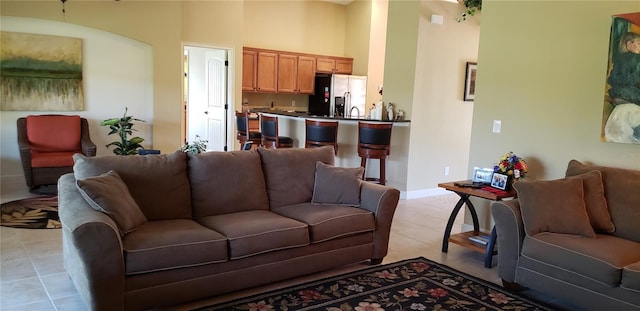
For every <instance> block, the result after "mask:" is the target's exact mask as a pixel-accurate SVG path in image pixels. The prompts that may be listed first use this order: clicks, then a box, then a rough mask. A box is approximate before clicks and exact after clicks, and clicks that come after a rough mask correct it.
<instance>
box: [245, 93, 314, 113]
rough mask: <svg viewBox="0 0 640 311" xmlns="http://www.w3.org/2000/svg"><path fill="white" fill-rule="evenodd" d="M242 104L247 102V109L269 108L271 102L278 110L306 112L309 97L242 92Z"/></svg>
mask: <svg viewBox="0 0 640 311" xmlns="http://www.w3.org/2000/svg"><path fill="white" fill-rule="evenodd" d="M242 102H243V103H245V102H247V103H248V106H249V108H258V107H264V108H270V107H271V102H273V105H274V108H277V109H280V110H305V111H306V110H307V108H308V105H309V95H306V94H305V95H300V94H273V93H248V92H243V93H242Z"/></svg>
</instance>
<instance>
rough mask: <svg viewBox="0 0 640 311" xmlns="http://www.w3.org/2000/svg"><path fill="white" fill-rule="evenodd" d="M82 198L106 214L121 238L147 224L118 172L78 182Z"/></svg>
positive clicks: (110, 172)
mask: <svg viewBox="0 0 640 311" xmlns="http://www.w3.org/2000/svg"><path fill="white" fill-rule="evenodd" d="M76 185H77V186H78V189H79V190H80V193H81V194H82V196H83V197H84V198H85V200H87V202H89V205H91V207H92V208H94V209H95V210H98V211H100V212H103V213H106V214H107V215H109V217H111V218H112V219H113V221H114V222H115V223H116V225H118V229H119V230H120V236H124V235H125V234H127V233H129V232H131V231H133V230H135V229H136V228H137V227H138V226H140V225H142V224H144V223H145V222H147V218H146V217H144V214H142V211H141V210H140V207H138V204H137V203H136V201H135V200H134V199H133V198H132V197H131V194H130V193H129V190H128V189H127V185H126V184H125V183H124V182H123V181H122V179H120V175H118V173H117V172H116V171H113V170H111V171H109V172H107V173H104V174H102V175H100V176H96V177H87V178H85V179H79V180H77V181H76Z"/></svg>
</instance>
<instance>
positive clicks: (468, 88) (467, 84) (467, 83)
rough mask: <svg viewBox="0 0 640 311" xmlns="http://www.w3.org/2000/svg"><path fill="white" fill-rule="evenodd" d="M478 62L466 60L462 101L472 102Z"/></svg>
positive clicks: (474, 93)
mask: <svg viewBox="0 0 640 311" xmlns="http://www.w3.org/2000/svg"><path fill="white" fill-rule="evenodd" d="M477 69H478V63H472V62H467V73H466V75H465V78H464V101H467V102H472V101H473V99H474V98H475V97H476V70H477Z"/></svg>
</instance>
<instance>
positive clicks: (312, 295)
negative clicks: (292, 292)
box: [298, 289, 322, 301]
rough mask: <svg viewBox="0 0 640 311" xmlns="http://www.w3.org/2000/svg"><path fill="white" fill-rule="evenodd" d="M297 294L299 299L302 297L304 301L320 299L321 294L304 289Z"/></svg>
mask: <svg viewBox="0 0 640 311" xmlns="http://www.w3.org/2000/svg"><path fill="white" fill-rule="evenodd" d="M298 294H299V295H300V297H302V299H303V300H304V301H309V300H320V299H322V294H320V293H319V292H317V291H315V290H310V289H305V290H301V291H300V292H299V293H298Z"/></svg>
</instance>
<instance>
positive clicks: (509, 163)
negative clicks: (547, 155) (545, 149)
mask: <svg viewBox="0 0 640 311" xmlns="http://www.w3.org/2000/svg"><path fill="white" fill-rule="evenodd" d="M493 171H494V172H496V173H500V174H505V175H507V176H513V177H514V178H515V179H518V178H523V177H525V175H527V163H526V162H525V161H524V160H523V159H522V158H521V157H519V156H517V155H516V154H515V153H513V152H508V153H506V154H505V155H503V156H502V157H501V158H500V160H498V163H497V164H496V165H495V166H494V167H493Z"/></svg>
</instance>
